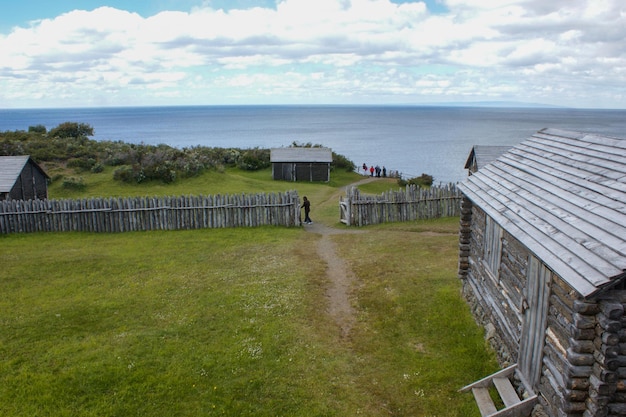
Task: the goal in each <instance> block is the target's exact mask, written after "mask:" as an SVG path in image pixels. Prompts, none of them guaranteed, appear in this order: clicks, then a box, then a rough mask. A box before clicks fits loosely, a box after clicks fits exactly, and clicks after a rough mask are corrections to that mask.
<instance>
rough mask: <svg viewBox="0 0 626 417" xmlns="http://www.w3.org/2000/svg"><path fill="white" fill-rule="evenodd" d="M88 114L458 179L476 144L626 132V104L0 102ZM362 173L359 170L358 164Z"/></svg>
mask: <svg viewBox="0 0 626 417" xmlns="http://www.w3.org/2000/svg"><path fill="white" fill-rule="evenodd" d="M68 121H70V122H78V123H87V124H89V125H91V126H92V127H93V128H94V131H95V135H94V136H93V137H92V138H93V139H95V140H112V141H123V142H128V143H137V144H138V143H144V144H153V145H158V144H167V145H170V146H173V147H177V148H188V147H195V146H207V147H218V148H231V147H233V148H241V149H250V148H277V147H286V146H290V145H292V144H294V143H296V144H300V145H304V144H309V143H310V144H312V145H322V146H325V147H328V148H331V149H332V150H333V152H335V153H337V154H340V155H343V156H345V157H347V158H348V159H350V160H351V161H353V162H354V163H355V165H356V166H357V167H361V166H362V165H363V164H366V165H368V166H370V165H378V166H380V167H381V168H382V167H385V168H386V169H387V171H388V172H397V173H399V174H400V175H401V176H402V177H403V178H413V177H417V176H420V175H421V174H428V175H432V176H433V178H434V182H435V184H447V183H455V182H458V181H462V180H463V178H465V177H466V176H467V172H466V170H465V169H464V165H465V161H466V160H467V157H468V155H469V153H470V151H471V149H472V146H474V145H507V146H514V145H517V144H518V143H520V142H522V141H524V140H525V139H527V138H529V137H530V135H532V134H533V133H535V132H537V131H539V130H541V129H543V128H548V127H549V128H559V129H566V130H574V131H579V132H591V133H599V134H603V135H608V136H616V137H621V138H626V110H604V109H603V110H596V109H569V108H537V107H460V106H321V105H319V106H317V105H316V106H305V105H299V106H288V105H284V106H276V105H271V106H270V105H267V106H171V107H167V106H163V107H103V108H91V107H89V108H58V109H0V131H13V130H28V128H29V127H30V126H35V125H44V126H46V127H47V128H48V130H49V129H51V128H53V127H56V126H58V125H59V124H61V123H63V122H68ZM361 172H362V170H361Z"/></svg>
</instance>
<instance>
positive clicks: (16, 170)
mask: <svg viewBox="0 0 626 417" xmlns="http://www.w3.org/2000/svg"><path fill="white" fill-rule="evenodd" d="M29 160H30V161H31V163H32V164H33V165H34V166H35V167H37V169H39V170H40V171H41V172H42V173H43V175H44V176H45V177H46V178H49V177H48V175H47V174H46V173H45V172H44V170H43V169H41V167H40V166H39V165H37V164H36V163H35V161H33V160H32V159H31V158H30V156H29V155H19V156H0V193H8V192H10V191H11V189H12V188H13V186H14V185H15V182H16V181H17V178H18V177H19V176H20V174H21V172H22V170H23V169H24V165H26V164H27V163H28V161H29Z"/></svg>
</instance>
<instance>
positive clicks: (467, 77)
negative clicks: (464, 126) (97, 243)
mask: <svg viewBox="0 0 626 417" xmlns="http://www.w3.org/2000/svg"><path fill="white" fill-rule="evenodd" d="M623 39H626V3H625V2H623V1H622V0H587V1H585V0H551V1H545V0H429V1H412V0H315V1H312V0H209V1H202V0H155V1H137V0H135V1H122V0H108V1H107V0H100V1H98V0H80V1H62V0H61V1H49V0H48V1H44V0H35V1H29V0H25V1H20V2H2V3H0V108H18V107H86V106H122V105H184V104H434V103H449V102H467V103H471V102H484V101H488V102H498V101H502V102H511V101H515V102H524V103H540V104H546V105H561V106H571V107H584V108H626V54H625V53H624V51H625V49H624V41H623Z"/></svg>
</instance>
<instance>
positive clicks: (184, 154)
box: [0, 122, 355, 183]
mask: <svg viewBox="0 0 626 417" xmlns="http://www.w3.org/2000/svg"><path fill="white" fill-rule="evenodd" d="M93 135H94V129H93V127H92V126H90V125H89V124H86V123H77V122H64V123H61V124H60V125H58V126H56V127H54V128H52V129H50V130H49V131H48V130H47V128H46V127H45V126H43V125H35V126H30V127H29V128H28V130H27V131H25V130H15V131H4V132H0V154H1V155H30V156H31V157H32V158H33V160H35V161H36V162H38V163H44V165H45V164H46V163H57V164H61V165H63V166H65V167H67V168H73V169H75V170H77V171H79V172H80V171H83V172H85V171H91V172H94V173H97V172H102V171H103V170H104V168H105V166H111V167H115V169H114V170H113V178H114V179H115V180H118V181H122V182H128V183H142V182H144V181H162V182H165V183H171V182H174V181H176V180H177V179H182V178H189V177H193V176H197V175H200V174H201V173H203V172H205V171H207V170H223V169H225V168H227V167H237V168H240V169H243V170H249V171H254V170H260V169H264V168H268V167H269V166H270V150H269V149H263V148H258V147H257V148H249V149H241V148H216V147H207V146H193V147H185V148H175V147H172V146H169V145H165V144H159V145H147V144H144V143H140V144H133V143H126V142H122V141H111V140H101V141H99V140H95V139H90V136H93ZM291 146H301V147H320V146H321V145H312V144H310V143H307V144H304V145H302V144H298V143H296V142H294V143H292V144H291ZM331 169H345V170H347V171H353V170H354V169H355V165H354V163H353V162H352V161H350V160H348V159H347V158H346V157H344V156H342V155H338V154H335V153H334V152H333V162H332V164H331Z"/></svg>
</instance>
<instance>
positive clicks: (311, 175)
mask: <svg viewBox="0 0 626 417" xmlns="http://www.w3.org/2000/svg"><path fill="white" fill-rule="evenodd" d="M270 162H271V164H272V179H274V180H285V181H311V182H314V181H323V182H328V181H330V164H331V163H332V162H333V153H332V151H331V150H330V149H329V148H317V147H314V148H307V147H290V148H275V149H271V150H270Z"/></svg>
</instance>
